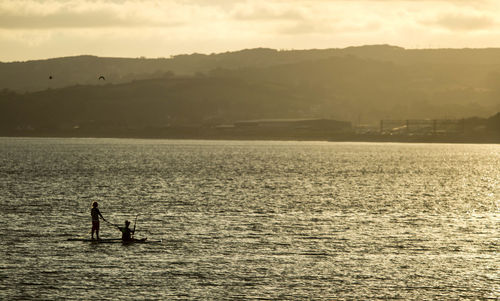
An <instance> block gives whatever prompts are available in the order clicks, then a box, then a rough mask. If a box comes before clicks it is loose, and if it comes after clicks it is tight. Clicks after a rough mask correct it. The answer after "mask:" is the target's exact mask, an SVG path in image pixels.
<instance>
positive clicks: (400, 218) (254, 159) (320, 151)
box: [0, 138, 500, 300]
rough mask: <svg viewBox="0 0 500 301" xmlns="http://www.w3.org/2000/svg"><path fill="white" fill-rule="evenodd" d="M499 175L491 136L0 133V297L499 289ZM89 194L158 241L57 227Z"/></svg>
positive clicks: (76, 216)
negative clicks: (320, 138)
mask: <svg viewBox="0 0 500 301" xmlns="http://www.w3.org/2000/svg"><path fill="white" fill-rule="evenodd" d="M499 182H500V145H446V144H442V145H430V144H375V143H319V142H238V141H233V142H227V141H168V140H126V139H123V140H120V139H8V138H0V192H1V193H0V201H1V204H2V209H1V210H2V211H1V219H0V229H2V243H1V244H0V255H1V257H0V299H3V300H17V299H19V300H26V299H82V300H91V299H97V300H106V299H109V300H116V299H122V300H124V299H162V300H177V299H179V300H181V299H182V300H186V299H197V300H220V299H230V300H243V299H271V300H279V299H283V300H303V299H315V300H327V299H332V300H338V299H391V298H394V299H405V300H407V299H413V300H426V299H427V300H431V299H434V300H435V299H460V298H463V299H500V275H499V270H500V256H499V251H500V239H499V238H500V235H499V228H500V183H499ZM94 200H97V201H99V203H100V209H101V212H102V214H103V215H104V217H106V218H107V219H108V220H110V221H112V222H114V223H117V224H118V223H120V224H121V223H123V221H124V220H125V219H131V220H133V219H134V218H135V215H136V213H138V214H140V215H139V217H138V221H137V230H138V231H137V236H138V237H148V238H150V239H163V242H162V243H161V244H142V245H129V246H124V245H121V244H91V243H85V242H69V241H67V238H70V237H90V233H89V230H90V226H91V225H90V205H91V202H92V201H94ZM101 227H102V230H101V237H104V238H111V237H119V233H118V232H117V230H113V228H112V227H110V226H109V225H108V224H106V223H101Z"/></svg>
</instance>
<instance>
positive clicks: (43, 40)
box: [0, 0, 500, 60]
mask: <svg viewBox="0 0 500 301" xmlns="http://www.w3.org/2000/svg"><path fill="white" fill-rule="evenodd" d="M497 16H500V1H494V0H474V1H468V0H467V1H466V0H418V1H417V0H404V1H403V0H211V1H205V0H163V1H160V0H66V1H63V0H47V1H39V0H16V1H9V0H4V1H2V0H0V48H1V49H2V52H1V53H0V60H12V59H23V58H26V59H27V58H38V57H40V58H42V57H52V56H64V55H72V54H78V53H87V54H96V55H105V56H118V55H120V56H132V57H133V56H141V55H145V56H165V55H168V54H179V53H192V52H203V53H211V52H220V51H227V50H238V49H242V48H252V47H272V48H287V49H289V48H295V49H304V48H331V47H347V46H351V45H363V44H394V45H398V46H403V47H410V48H411V47H414V46H415V45H432V46H433V47H463V46H464V45H465V46H467V47H496V46H500V41H498V38H495V37H496V36H498V35H499V34H500V28H499V25H498V24H500V20H499V19H498V18H499V17H497ZM114 45H115V46H114Z"/></svg>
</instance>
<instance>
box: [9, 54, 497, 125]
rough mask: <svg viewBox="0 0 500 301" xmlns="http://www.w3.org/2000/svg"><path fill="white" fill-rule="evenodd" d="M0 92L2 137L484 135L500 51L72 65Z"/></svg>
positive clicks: (12, 77) (76, 61) (83, 61)
mask: <svg viewBox="0 0 500 301" xmlns="http://www.w3.org/2000/svg"><path fill="white" fill-rule="evenodd" d="M100 76H103V77H105V80H102V79H99V77H100ZM0 89H2V90H1V91H0V127H1V128H2V129H4V130H6V129H9V130H12V129H15V128H72V127H82V126H94V127H96V128H97V127H122V128H127V127H168V126H211V125H217V124H225V123H233V122H236V121H238V120H247V119H262V118H328V119H335V120H343V121H350V122H352V123H353V124H355V125H356V124H360V123H361V124H365V123H368V124H376V123H377V122H378V121H379V120H380V119H423V118H429V119H433V118H471V117H474V116H476V117H478V118H479V120H481V122H483V123H484V127H485V128H488V129H489V130H492V131H497V130H499V129H500V126H499V127H496V125H494V124H495V120H497V119H498V115H495V113H496V112H499V111H500V49H440V50H406V49H403V48H399V47H393V46H384V45H382V46H364V47H350V48H345V49H325V50H293V51H277V50H273V49H249V50H243V51H238V52H228V53H221V54H211V55H201V54H192V55H180V56H175V57H171V58H168V59H144V58H138V59H127V58H99V57H93V56H79V57H69V58H58V59H50V60H40V61H28V62H13V63H0ZM481 122H480V123H481ZM491 124H493V125H491ZM495 127H496V128H495Z"/></svg>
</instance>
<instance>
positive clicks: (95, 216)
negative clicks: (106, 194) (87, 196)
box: [90, 202, 106, 239]
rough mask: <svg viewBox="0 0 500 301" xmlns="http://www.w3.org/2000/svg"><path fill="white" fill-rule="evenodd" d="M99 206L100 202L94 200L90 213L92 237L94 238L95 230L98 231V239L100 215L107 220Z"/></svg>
mask: <svg viewBox="0 0 500 301" xmlns="http://www.w3.org/2000/svg"><path fill="white" fill-rule="evenodd" d="M97 206H99V204H98V203H97V202H94V203H92V209H90V215H91V216H92V239H94V231H95V233H96V237H97V239H99V216H100V217H101V218H102V219H103V220H104V221H106V219H105V218H104V217H103V216H102V214H101V211H99V209H98V208H97Z"/></svg>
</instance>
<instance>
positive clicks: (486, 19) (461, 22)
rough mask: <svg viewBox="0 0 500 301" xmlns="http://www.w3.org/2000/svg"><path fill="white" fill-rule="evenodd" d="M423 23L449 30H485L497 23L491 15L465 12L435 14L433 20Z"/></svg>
mask: <svg viewBox="0 0 500 301" xmlns="http://www.w3.org/2000/svg"><path fill="white" fill-rule="evenodd" d="M424 23H427V24H431V25H438V26H441V27H443V28H446V29H448V30H451V31H476V30H485V29H490V28H494V27H496V26H497V25H498V24H497V22H496V20H495V19H494V18H493V17H490V16H487V15H466V14H443V15H439V16H437V17H436V18H435V20H432V21H427V22H424Z"/></svg>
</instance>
